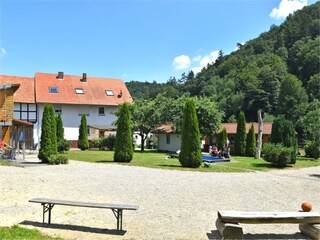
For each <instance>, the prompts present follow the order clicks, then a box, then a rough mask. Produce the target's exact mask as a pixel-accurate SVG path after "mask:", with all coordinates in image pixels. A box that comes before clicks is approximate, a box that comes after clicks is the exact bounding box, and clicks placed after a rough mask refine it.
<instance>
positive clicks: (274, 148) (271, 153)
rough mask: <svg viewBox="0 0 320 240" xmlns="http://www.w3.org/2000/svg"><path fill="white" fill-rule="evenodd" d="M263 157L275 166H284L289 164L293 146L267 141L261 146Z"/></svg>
mask: <svg viewBox="0 0 320 240" xmlns="http://www.w3.org/2000/svg"><path fill="white" fill-rule="evenodd" d="M263 152H264V156H263V159H264V160H265V161H267V162H270V163H271V165H272V166H275V167H285V166H287V164H291V163H292V162H293V161H292V153H293V152H294V150H293V148H288V147H284V146H283V145H282V144H272V143H267V144H265V145H264V147H263Z"/></svg>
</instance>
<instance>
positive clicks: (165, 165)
mask: <svg viewBox="0 0 320 240" xmlns="http://www.w3.org/2000/svg"><path fill="white" fill-rule="evenodd" d="M158 166H161V167H168V168H183V167H182V166H179V165H172V164H159V165H158Z"/></svg>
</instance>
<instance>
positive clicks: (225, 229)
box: [216, 219, 243, 239]
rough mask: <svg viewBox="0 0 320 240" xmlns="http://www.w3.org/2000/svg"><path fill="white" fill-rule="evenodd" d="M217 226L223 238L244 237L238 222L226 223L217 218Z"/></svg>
mask: <svg viewBox="0 0 320 240" xmlns="http://www.w3.org/2000/svg"><path fill="white" fill-rule="evenodd" d="M216 227H217V230H218V231H219V233H220V235H221V236H222V237H223V239H243V231H242V227H241V226H240V225H239V224H237V223H225V222H221V221H220V220H219V219H217V220H216Z"/></svg>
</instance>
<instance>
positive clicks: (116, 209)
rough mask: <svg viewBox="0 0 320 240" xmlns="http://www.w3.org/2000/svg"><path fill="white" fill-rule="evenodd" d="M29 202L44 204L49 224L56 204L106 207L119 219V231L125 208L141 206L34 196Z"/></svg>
mask: <svg viewBox="0 0 320 240" xmlns="http://www.w3.org/2000/svg"><path fill="white" fill-rule="evenodd" d="M29 202H33V203H41V205H42V206H43V211H42V213H43V217H42V222H43V224H44V223H45V220H44V219H45V213H46V212H49V215H48V224H50V223H51V210H52V208H53V207H54V205H65V206H73V207H90V208H105V209H111V210H112V212H113V214H114V216H115V217H116V219H117V231H122V217H123V213H122V211H123V210H137V209H138V208H139V206H136V205H125V204H112V203H92V202H76V201H65V200H54V199H47V198H33V199H31V200H29Z"/></svg>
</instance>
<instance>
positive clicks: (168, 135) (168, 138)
mask: <svg viewBox="0 0 320 240" xmlns="http://www.w3.org/2000/svg"><path fill="white" fill-rule="evenodd" d="M166 136H167V144H170V134H167V135H166Z"/></svg>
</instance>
